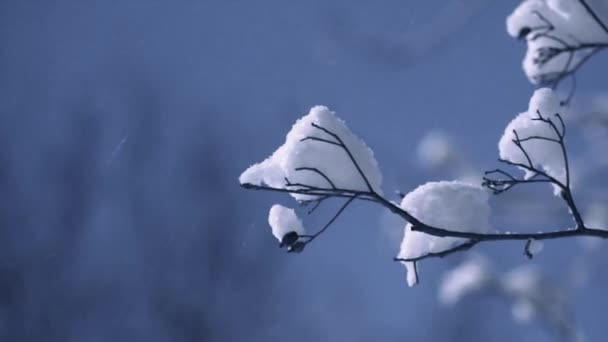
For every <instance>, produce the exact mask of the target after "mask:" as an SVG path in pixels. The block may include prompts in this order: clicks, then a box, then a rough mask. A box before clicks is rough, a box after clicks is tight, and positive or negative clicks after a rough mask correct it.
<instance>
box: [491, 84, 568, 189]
mask: <svg viewBox="0 0 608 342" xmlns="http://www.w3.org/2000/svg"><path fill="white" fill-rule="evenodd" d="M556 114H559V115H560V117H561V118H567V117H569V116H570V113H569V110H568V108H567V107H564V106H561V104H560V100H559V98H558V96H557V94H555V92H554V91H553V90H551V89H549V88H541V89H538V90H536V91H535V92H534V95H532V98H531V99H530V103H529V105H528V110H527V111H525V112H523V113H520V114H519V115H517V117H515V118H514V119H513V120H512V121H511V122H510V123H509V124H508V125H507V127H506V128H505V131H504V134H503V135H502V137H501V138H500V141H499V142H498V151H499V154H500V158H501V159H504V160H507V161H509V162H512V163H516V164H523V165H527V166H531V167H534V168H539V169H542V170H544V171H545V172H546V173H547V174H548V175H549V176H551V177H553V178H555V179H557V180H559V181H560V182H561V183H563V184H566V183H567V181H568V180H567V179H566V178H567V171H566V165H565V163H564V156H563V152H562V148H561V146H560V144H559V143H558V141H559V140H560V138H561V137H560V135H565V132H562V127H563V126H562V125H561V123H560V118H558V117H556ZM539 118H546V120H551V121H552V122H553V124H554V125H555V126H556V127H557V128H558V130H557V131H556V130H555V129H554V127H553V126H552V125H551V124H548V123H547V122H546V121H543V120H539ZM551 139H552V140H551ZM520 169H522V170H523V171H524V173H525V177H524V178H525V179H527V180H529V179H531V178H532V177H534V176H536V175H537V173H535V172H534V171H532V170H530V168H524V167H520ZM554 188H555V194H556V195H559V193H560V190H561V189H559V188H558V187H556V186H555V185H554Z"/></svg>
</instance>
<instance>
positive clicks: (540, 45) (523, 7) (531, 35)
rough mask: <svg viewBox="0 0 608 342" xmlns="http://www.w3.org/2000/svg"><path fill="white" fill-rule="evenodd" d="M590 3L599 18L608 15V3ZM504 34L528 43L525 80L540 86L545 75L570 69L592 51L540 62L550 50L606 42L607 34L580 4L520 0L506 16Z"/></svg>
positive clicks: (549, 0)
mask: <svg viewBox="0 0 608 342" xmlns="http://www.w3.org/2000/svg"><path fill="white" fill-rule="evenodd" d="M589 4H590V6H591V7H592V8H593V10H594V11H595V13H596V14H598V15H599V16H600V17H606V16H608V3H606V2H605V1H600V0H597V1H589ZM507 32H508V33H509V35H511V36H512V37H514V38H518V39H524V38H525V39H526V40H527V44H528V50H527V53H526V56H525V58H524V61H523V68H524V72H525V73H526V76H527V77H528V79H529V80H530V81H531V82H532V83H535V84H539V83H542V82H543V78H544V76H551V75H560V74H564V73H565V72H568V71H571V70H573V68H574V67H575V66H576V65H577V64H578V63H579V62H580V61H581V59H582V58H585V56H587V55H588V54H589V53H591V52H592V49H584V50H579V51H578V52H575V53H569V52H562V53H560V54H559V55H556V56H555V57H554V58H551V59H550V60H548V61H547V62H546V63H541V62H539V61H541V60H543V59H544V58H545V57H546V53H552V51H551V49H552V48H557V49H563V48H565V47H567V46H571V47H572V46H573V47H576V46H579V45H581V44H590V43H606V42H608V34H607V33H606V32H605V31H604V30H603V28H602V27H601V26H600V25H599V24H598V23H597V22H596V21H595V20H594V19H593V17H592V16H591V15H590V14H589V12H588V11H587V10H586V9H585V7H584V6H583V5H582V4H581V3H580V2H578V1H572V0H526V1H523V2H522V3H521V4H520V5H519V6H518V7H517V8H516V9H515V10H514V11H513V13H511V15H509V17H507ZM543 34H548V36H546V35H543ZM570 58H572V59H571V60H570ZM549 78H550V77H549Z"/></svg>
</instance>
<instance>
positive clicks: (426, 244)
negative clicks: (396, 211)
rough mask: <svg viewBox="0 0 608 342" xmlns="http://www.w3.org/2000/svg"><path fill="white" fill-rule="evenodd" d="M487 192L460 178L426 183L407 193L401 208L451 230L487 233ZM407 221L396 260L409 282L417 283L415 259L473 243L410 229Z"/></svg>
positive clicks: (426, 221) (421, 218) (432, 223)
mask: <svg viewBox="0 0 608 342" xmlns="http://www.w3.org/2000/svg"><path fill="white" fill-rule="evenodd" d="M489 196H490V195H489V192H488V191H487V190H486V189H484V188H482V187H480V186H476V185H471V184H467V183H463V182H460V181H451V182H446V181H443V182H429V183H426V184H424V185H421V186H419V187H418V188H416V189H415V190H414V191H412V192H410V193H408V194H407V195H406V196H405V197H404V198H403V200H402V201H401V208H403V209H404V210H405V211H407V212H409V213H410V214H412V215H413V216H415V217H416V218H417V219H419V220H420V221H423V222H425V224H428V225H433V226H436V227H450V229H451V230H453V231H460V232H471V233H481V234H483V233H486V232H488V230H489V227H490V224H489V217H490V206H489V204H488V200H489ZM412 227H413V226H412V224H411V223H407V224H406V227H405V233H404V236H403V241H402V242H401V250H400V252H399V255H398V256H397V260H399V261H400V262H402V263H403V264H404V265H405V267H406V269H407V273H408V277H407V279H408V284H409V285H410V286H413V285H414V284H416V283H417V282H418V278H417V275H418V272H417V271H418V269H417V267H416V265H415V264H416V262H418V261H419V260H422V259H424V258H426V257H430V256H442V254H443V253H450V252H452V251H455V250H458V249H459V248H460V247H464V248H467V247H469V246H472V244H473V243H474V242H473V241H471V239H463V238H454V237H438V236H432V235H429V234H425V233H422V232H419V231H413V230H412Z"/></svg>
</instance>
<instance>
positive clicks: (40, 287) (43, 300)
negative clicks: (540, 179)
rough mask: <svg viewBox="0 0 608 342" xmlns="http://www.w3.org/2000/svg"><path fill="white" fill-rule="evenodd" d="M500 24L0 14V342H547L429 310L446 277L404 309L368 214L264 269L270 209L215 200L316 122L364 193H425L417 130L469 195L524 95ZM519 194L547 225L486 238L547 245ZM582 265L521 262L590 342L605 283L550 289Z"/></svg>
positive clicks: (394, 14)
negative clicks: (569, 311)
mask: <svg viewBox="0 0 608 342" xmlns="http://www.w3.org/2000/svg"><path fill="white" fill-rule="evenodd" d="M516 5H517V3H516V2H514V1H489V0H488V1H483V0H480V1H428V2H423V1H416V2H411V1H396V0H385V1H374V2H363V1H361V2H353V1H343V0H332V1H318V0H314V1H313V0H311V1H298V2H296V1H279V0H266V1H242V0H221V1H220V0H180V1H168V0H148V1H143V0H130V1H109V0H106V1H93V0H86V1H85V0H79V1H68V0H61V1H52V2H50V1H24V0H3V1H1V2H0V175H1V177H0V181H1V182H2V183H1V184H0V202H1V204H0V220H1V221H0V223H1V226H0V227H1V230H0V336H2V340H6V341H29V340H31V341H42V340H44V341H244V340H248V341H275V340H287V341H372V340H373V341H377V340H382V341H384V340H386V341H393V340H394V341H396V340H401V341H403V340H406V341H407V340H421V341H445V340H459V341H489V340H492V341H513V340H516V339H525V340H534V341H552V340H555V335H553V334H552V333H551V332H547V331H545V330H544V327H543V325H542V324H534V323H533V324H528V325H525V324H524V325H521V324H517V323H515V322H514V321H513V320H512V318H511V313H510V307H509V304H508V303H507V301H505V300H504V299H500V298H493V297H491V296H490V297H481V298H473V299H471V300H468V301H466V302H463V303H462V304H460V305H457V306H455V307H451V308H445V307H442V306H441V305H440V304H439V303H438V300H437V295H436V292H437V286H438V283H439V280H440V276H441V274H442V271H444V270H446V269H448V268H449V267H450V266H453V265H455V264H456V263H457V262H458V261H459V260H461V258H462V255H458V256H453V257H450V258H448V259H441V260H432V261H429V262H426V263H423V264H422V265H421V272H422V273H421V281H422V284H421V285H420V286H418V287H415V288H408V287H407V285H406V282H405V271H404V269H402V267H401V266H400V265H399V264H397V263H394V262H392V257H393V256H394V255H396V253H397V252H398V245H399V241H400V238H401V232H402V223H399V222H397V224H396V226H394V225H395V223H394V222H393V221H391V220H387V219H386V214H383V212H382V210H380V209H379V208H376V207H374V206H373V205H370V204H366V203H357V204H355V205H354V206H353V208H351V210H349V211H348V212H347V213H346V214H345V215H343V216H342V217H340V219H339V220H338V221H337V223H336V224H335V226H334V227H332V230H331V231H329V232H328V233H327V234H326V235H325V236H323V238H322V239H319V240H318V241H316V242H315V243H314V244H312V245H311V246H309V247H308V248H307V250H306V251H305V252H304V253H302V254H301V255H295V256H294V255H287V254H284V251H281V250H279V249H278V248H277V247H276V245H277V243H276V240H275V239H274V238H273V237H272V235H271V234H270V232H269V230H270V229H269V227H268V225H267V212H268V208H269V207H270V206H271V205H272V204H273V203H275V202H281V203H291V202H290V201H289V198H287V197H286V196H280V195H277V194H269V193H260V192H254V191H244V190H242V189H240V188H239V186H238V181H237V178H238V176H239V174H240V173H241V172H242V171H243V170H244V169H245V168H246V167H248V166H249V165H250V164H252V163H254V162H257V161H259V160H262V159H263V158H265V157H266V156H267V155H269V154H270V153H271V152H272V151H273V150H274V149H275V148H276V147H277V146H279V145H280V144H281V143H282V142H283V139H284V136H285V134H286V132H287V131H288V130H289V128H290V127H291V125H292V124H293V122H294V121H295V120H296V119H297V118H298V117H300V116H301V115H303V114H305V113H307V112H308V110H309V108H310V107H312V106H313V105H317V104H323V105H327V106H329V107H330V108H331V109H332V110H335V111H337V113H338V115H339V116H340V117H342V118H343V119H345V120H346V122H347V123H348V125H349V127H350V128H351V129H352V130H353V131H354V132H356V133H357V134H358V135H359V136H360V137H362V138H364V139H365V141H366V142H367V144H368V145H369V146H370V147H372V148H373V149H374V151H375V155H376V157H377V159H378V161H379V163H380V165H381V168H382V170H383V174H384V179H385V182H384V184H385V189H386V192H387V193H391V192H393V191H395V190H400V191H404V192H407V191H410V190H412V189H413V188H415V187H416V186H417V185H419V184H421V183H423V182H425V181H429V180H438V179H440V178H441V177H442V174H441V172H437V171H434V172H431V171H428V170H425V169H423V168H420V167H419V166H418V164H417V161H416V157H415V153H416V146H417V143H418V141H419V140H420V138H421V137H423V136H424V134H425V133H426V132H428V131H429V130H433V129H442V130H444V131H447V132H449V133H450V134H451V135H452V136H453V137H455V140H456V141H457V142H458V146H459V148H460V149H461V151H462V153H463V154H464V155H466V156H467V158H468V159H469V160H470V161H471V162H472V163H474V164H475V165H476V167H478V168H479V171H480V174H481V171H483V170H485V169H491V168H494V167H495V166H496V164H495V163H496V158H497V147H496V145H497V142H498V139H499V137H500V135H501V134H502V132H503V130H504V127H505V125H506V123H507V122H508V121H510V120H511V118H512V117H514V115H516V114H517V113H519V112H521V111H523V110H525V109H526V108H527V103H528V100H529V97H530V96H531V94H532V91H533V86H532V85H531V84H529V83H528V81H527V80H526V78H525V76H524V74H523V71H522V70H521V59H522V56H523V54H524V52H525V47H524V44H523V43H522V42H517V41H515V40H512V39H511V38H510V37H508V35H507V34H506V30H505V18H506V16H507V15H508V14H509V13H510V12H511V11H512V10H513V8H514V7H515V6H516ZM601 56H602V55H601V54H600V55H598V57H596V59H595V60H592V61H591V62H590V63H588V65H586V66H585V68H584V69H583V70H582V71H581V73H580V75H579V87H578V89H577V96H580V98H584V96H585V94H588V93H592V92H593V91H597V90H598V89H599V90H601V86H602V82H605V77H604V76H605V74H606V73H605V72H604V70H606V63H605V62H602V61H601V59H602V57H601ZM566 83H567V82H566ZM121 141H123V143H122V144H121ZM537 193H538V198H539V199H540V200H541V201H547V202H549V203H551V205H554V207H556V208H561V214H559V215H553V213H554V211H550V213H551V214H547V213H544V212H538V211H532V212H531V211H528V212H523V213H518V212H507V213H502V214H500V215H502V219H500V217H501V216H500V215H499V216H498V219H497V226H501V227H503V226H505V225H504V224H503V223H510V222H519V223H522V222H523V223H522V224H523V226H522V227H527V226H529V227H533V228H534V229H541V228H551V227H555V224H562V223H563V224H564V225H567V224H570V221H569V218H568V217H567V215H566V213H565V209H564V208H563V207H561V203H560V202H559V201H558V200H557V199H554V198H552V196H551V195H550V192H549V191H548V189H545V188H535V189H534V191H532V192H531V195H533V196H536V194H537ZM522 194H526V192H525V191H523V192H520V193H519V194H517V193H515V194H509V195H506V198H507V199H506V200H512V201H518V197H517V196H522ZM499 200H500V199H496V201H499ZM291 205H293V203H291ZM337 205H338V203H334V205H329V206H327V207H325V208H323V209H321V210H319V211H318V212H317V213H315V215H313V216H310V217H306V224H307V226H309V227H315V226H320V225H322V224H323V223H324V222H325V220H327V219H328V218H329V217H331V215H332V210H333V209H335V208H336V207H337ZM387 222H389V223H387ZM526 224H527V226H526ZM516 229H517V228H513V230H516ZM522 249H523V246H522V244H521V243H519V244H518V243H501V244H488V245H485V246H482V247H481V248H479V249H478V250H479V251H483V252H484V253H487V254H489V255H490V257H491V259H492V260H493V262H494V263H495V264H496V265H497V267H498V268H499V269H501V270H508V269H510V268H512V267H514V266H517V265H521V264H523V263H530V261H528V260H526V259H525V258H524V257H523V256H522ZM582 253H583V252H582V251H581V249H580V247H579V246H578V244H577V243H576V241H559V242H549V243H546V245H545V251H544V252H543V254H541V255H540V256H539V257H538V258H536V259H535V260H534V262H535V263H539V264H540V265H541V267H542V268H543V270H544V271H546V272H547V273H548V274H549V275H550V276H551V277H553V278H554V279H556V284H559V285H561V286H564V287H566V288H568V289H569V293H570V296H571V299H572V301H573V303H574V309H575V311H576V314H577V323H578V324H579V326H580V327H581V329H582V331H584V332H585V334H586V335H587V336H588V338H589V340H590V341H599V340H602V338H603V337H604V336H605V326H604V324H605V315H604V308H605V307H606V305H607V304H608V303H607V301H608V299H606V296H605V295H604V291H603V289H604V288H605V287H606V281H607V279H606V277H605V276H602V275H601V274H600V275H595V277H594V278H593V280H592V281H590V283H589V284H587V286H586V287H585V288H584V289H580V288H572V287H571V286H570V285H569V284H570V283H571V279H570V273H568V272H567V270H568V269H569V267H571V266H572V265H573V264H576V262H579V261H580V260H579V259H577V258H580V256H581V254H582ZM603 257H604V258H605V256H603ZM601 258H602V255H601V254H600V256H594V257H593V259H592V260H587V261H585V260H583V261H580V262H583V263H587V262H588V263H592V264H594V265H597V264H599V265H603V263H602V260H601ZM598 268H599V270H601V269H602V268H601V267H598Z"/></svg>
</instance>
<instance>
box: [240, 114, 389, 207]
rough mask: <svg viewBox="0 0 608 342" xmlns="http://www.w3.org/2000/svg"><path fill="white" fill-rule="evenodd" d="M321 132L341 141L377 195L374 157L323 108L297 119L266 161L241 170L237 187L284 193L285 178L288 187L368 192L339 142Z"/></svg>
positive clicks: (299, 197) (302, 197) (379, 179)
mask: <svg viewBox="0 0 608 342" xmlns="http://www.w3.org/2000/svg"><path fill="white" fill-rule="evenodd" d="M313 125H316V126H318V127H315V126H313ZM319 127H320V128H319ZM321 128H322V129H321ZM323 129H326V130H328V131H329V132H331V133H334V134H336V135H337V136H338V138H340V139H341V140H342V142H343V143H344V145H346V147H347V148H348V149H349V150H350V152H351V154H352V157H353V158H354V160H355V161H356V162H357V163H358V165H359V167H360V168H361V171H362V172H363V173H364V175H365V176H366V177H367V180H368V181H369V184H370V186H371V187H372V189H373V190H374V191H376V192H378V193H381V189H380V187H381V183H382V174H381V173H380V169H379V167H378V162H377V161H376V159H375V158H374V153H373V152H372V150H371V149H370V148H368V147H367V145H366V144H365V143H364V142H363V140H361V139H359V138H358V137H357V136H355V135H354V134H353V133H352V132H351V131H350V130H349V129H348V127H347V126H346V124H345V123H344V121H342V120H341V119H339V118H338V117H336V115H335V113H334V112H332V111H330V110H329V109H328V108H327V107H324V106H316V107H313V108H312V109H311V110H310V112H309V113H308V114H307V115H306V116H304V117H302V118H301V119H299V120H298V121H297V122H296V123H295V124H294V125H293V127H292V128H291V131H289V133H288V134H287V137H286V139H285V143H284V144H283V145H282V146H281V147H279V148H278V149H277V150H276V151H275V152H274V153H273V154H272V155H271V156H270V157H268V158H267V159H266V160H264V161H263V162H261V163H258V164H255V165H252V166H251V167H249V168H248V169H247V170H245V172H243V173H242V174H241V176H240V177H239V181H240V182H241V184H253V185H258V186H259V185H266V186H270V187H273V188H280V189H285V188H286V178H287V179H288V180H289V182H291V183H292V184H303V185H306V186H311V187H318V188H324V189H331V188H332V184H333V186H335V187H336V188H340V189H348V190H357V191H368V190H369V189H368V186H367V184H366V182H365V180H364V178H363V177H362V176H361V174H360V173H359V171H358V170H357V168H356V166H355V165H354V163H353V161H352V160H351V159H350V157H349V155H348V153H347V152H346V151H345V150H344V149H343V148H342V147H340V146H338V145H337V144H338V143H339V141H338V140H337V139H336V137H334V136H332V135H331V134H330V133H328V132H325V131H323ZM315 139H316V140H315ZM318 139H322V140H324V141H319V140H318ZM301 168H305V169H301ZM312 169H315V170H316V171H315V170H312ZM324 176H325V177H324ZM289 188H290V189H298V188H301V187H289ZM292 196H293V197H294V198H295V199H296V200H312V199H315V198H317V197H318V196H311V195H302V194H292Z"/></svg>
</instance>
